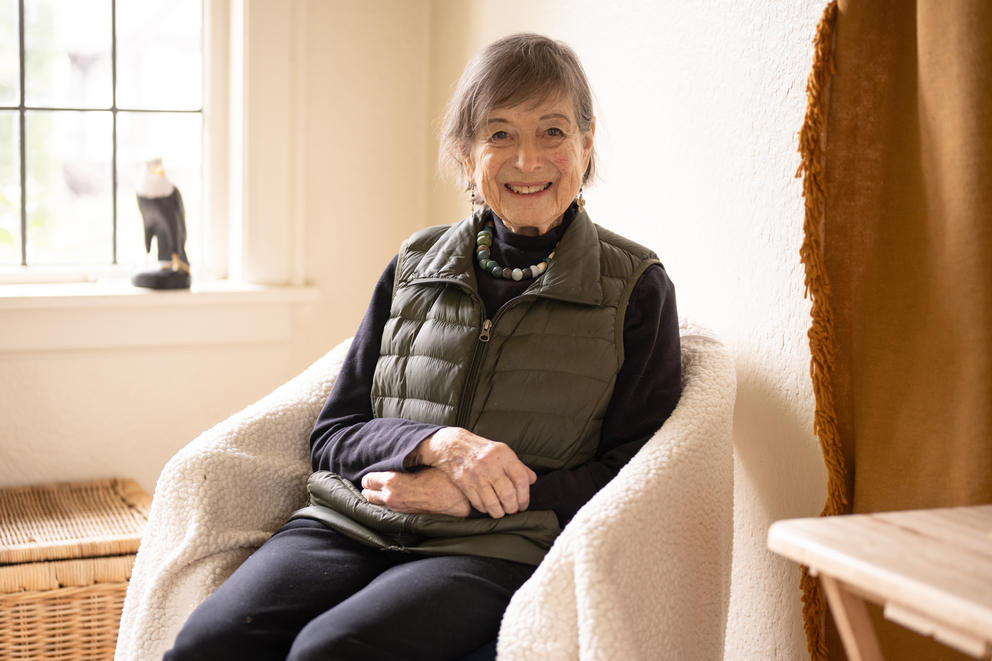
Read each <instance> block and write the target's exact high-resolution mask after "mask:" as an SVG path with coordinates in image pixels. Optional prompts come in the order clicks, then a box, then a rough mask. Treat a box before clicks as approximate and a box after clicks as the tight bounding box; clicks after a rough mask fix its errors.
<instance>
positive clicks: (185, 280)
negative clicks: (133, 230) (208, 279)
mask: <svg viewBox="0 0 992 661" xmlns="http://www.w3.org/2000/svg"><path fill="white" fill-rule="evenodd" d="M137 198H138V210H139V211H141V220H142V222H143V223H144V226H145V252H146V253H149V252H151V249H152V237H155V240H156V244H157V245H158V262H159V268H157V269H151V270H148V271H141V272H139V273H135V274H134V275H133V276H132V277H131V283H132V284H133V285H134V286H135V287H146V288H148V289H189V285H190V272H189V259H187V257H186V210H185V208H184V207H183V196H182V195H180V193H179V189H178V188H176V186H175V185H174V184H173V183H172V182H171V181H169V179H168V177H166V176H165V168H163V167H162V159H160V158H154V159H152V160H150V161H148V162H146V163H145V172H144V176H143V178H142V180H141V184H140V185H139V186H138V194H137Z"/></svg>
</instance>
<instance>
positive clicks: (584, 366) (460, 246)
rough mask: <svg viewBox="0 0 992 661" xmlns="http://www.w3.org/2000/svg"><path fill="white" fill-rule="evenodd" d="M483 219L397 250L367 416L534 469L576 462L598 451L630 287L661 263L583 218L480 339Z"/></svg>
mask: <svg viewBox="0 0 992 661" xmlns="http://www.w3.org/2000/svg"><path fill="white" fill-rule="evenodd" d="M483 221H484V218H483V217H482V215H481V214H479V215H476V216H473V217H469V218H466V219H464V220H462V221H460V222H459V223H456V224H455V225H451V226H444V227H438V228H430V229H428V230H424V231H422V232H419V233H417V234H415V235H414V236H413V237H412V238H411V239H410V240H409V241H408V242H407V243H405V244H404V247H403V248H402V249H401V252H400V256H399V260H398V262H397V275H396V282H395V285H394V292H393V302H392V307H391V310H390V319H389V321H388V322H387V324H386V326H385V329H384V332H383V338H382V346H381V351H380V357H379V361H378V363H377V365H376V371H375V378H374V382H373V390H372V404H373V411H374V413H375V415H376V416H378V417H404V418H408V419H412V420H418V421H421V422H429V423H433V424H440V425H446V426H461V427H465V428H466V429H469V430H471V431H473V432H475V433H477V434H479V435H480V436H483V437H485V438H489V439H492V440H496V441H502V442H504V443H506V444H507V445H509V446H510V447H511V448H512V449H513V450H514V451H515V452H516V453H517V454H518V455H519V456H520V458H521V460H523V461H524V463H526V464H527V465H529V466H531V467H532V468H534V469H535V470H539V471H540V470H551V469H556V468H562V467H573V466H577V465H579V464H581V463H583V462H585V461H588V460H589V459H591V458H592V456H593V454H594V453H595V450H596V448H597V447H598V445H599V436H600V431H601V427H602V422H603V416H604V414H605V412H606V409H607V407H608V406H609V402H610V398H611V397H612V394H613V387H614V383H615V381H616V375H617V372H618V371H619V369H620V366H621V364H622V363H623V336H622V333H623V321H624V316H625V313H626V305H627V301H628V299H629V296H630V291H631V290H632V288H633V286H634V284H636V282H637V279H638V278H639V277H640V275H641V273H643V271H644V269H645V268H647V267H648V266H650V265H651V264H655V263H658V260H657V258H656V257H655V256H654V254H653V253H652V252H650V251H648V250H647V249H645V248H643V247H641V246H638V245H636V244H634V243H632V242H630V241H627V240H626V239H623V238H622V237H619V236H617V235H615V234H613V233H611V232H609V231H607V230H604V229H603V228H600V227H598V226H596V225H594V224H593V223H592V222H591V221H590V220H589V219H588V217H587V216H586V214H585V213H584V212H580V213H579V214H578V215H577V216H576V218H575V219H574V220H573V221H572V225H571V226H570V227H569V229H568V231H567V232H566V233H565V236H564V237H563V238H562V241H561V242H560V243H559V246H558V248H557V250H556V258H555V260H554V261H553V262H552V263H551V265H550V266H549V268H548V270H547V272H546V273H545V274H544V275H543V276H542V277H541V278H540V279H538V280H535V282H534V284H532V285H531V287H529V288H528V289H527V290H526V291H525V292H524V294H523V295H521V296H520V297H518V298H516V299H514V300H512V301H511V302H509V303H508V304H507V305H505V306H504V307H503V308H502V309H501V310H500V311H499V312H498V313H497V314H496V315H495V316H494V317H493V319H492V320H490V323H491V325H490V326H489V332H488V338H487V339H486V340H485V341H484V340H483V339H480V338H481V336H482V335H483V332H482V330H483V324H484V323H485V322H486V319H485V306H484V305H483V303H482V301H481V299H480V298H479V296H478V294H477V288H476V285H475V267H474V263H473V261H472V258H473V253H474V247H475V234H476V232H477V231H478V229H480V228H481V226H482V224H483Z"/></svg>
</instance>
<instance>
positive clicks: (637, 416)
mask: <svg viewBox="0 0 992 661" xmlns="http://www.w3.org/2000/svg"><path fill="white" fill-rule="evenodd" d="M623 343H624V362H623V366H622V367H621V368H620V372H619V373H618V374H617V381H616V386H615V387H614V390H613V397H612V399H611V400H610V406H609V408H608V409H607V412H606V418H605V420H604V421H603V429H602V434H601V438H600V444H599V449H598V451H597V453H596V456H595V458H594V459H593V460H592V461H589V462H588V463H585V464H583V465H581V466H579V467H577V468H573V469H562V470H556V471H551V472H549V473H546V474H544V475H541V476H539V477H538V478H537V482H535V483H534V484H533V485H532V486H531V491H530V494H531V497H530V508H529V509H532V510H540V509H550V510H554V512H555V514H557V515H558V521H559V523H560V524H561V525H562V526H563V527H564V526H565V524H566V523H568V521H570V520H571V519H572V517H573V516H575V513H576V512H577V511H578V510H579V508H580V507H582V505H584V504H585V503H586V501H588V500H589V499H590V498H592V496H593V495H594V494H595V493H596V492H597V491H599V490H600V489H602V488H603V487H604V486H605V485H606V483H607V482H609V481H610V480H612V479H613V478H614V477H615V476H616V474H617V473H618V472H620V469H621V468H622V467H623V466H624V464H626V463H627V462H628V461H630V459H631V458H632V457H633V456H634V455H635V454H637V451H638V450H640V449H641V447H642V446H643V445H644V444H645V443H646V442H647V440H648V439H649V438H651V436H652V435H653V434H654V432H655V431H657V429H658V428H659V427H661V424H662V423H663V422H664V421H665V420H666V419H667V418H668V416H669V415H670V414H671V412H672V410H673V409H674V408H675V405H676V404H677V403H678V400H679V396H680V395H681V365H682V363H681V360H682V359H681V347H680V344H679V322H678V310H677V309H676V304H675V288H674V287H673V285H672V282H671V280H669V278H668V275H667V274H666V273H665V270H664V269H663V268H661V267H660V266H652V267H650V268H648V269H647V270H646V271H645V272H644V274H643V275H642V276H641V279H640V280H639V281H638V282H637V285H636V286H635V288H634V291H633V292H632V293H631V297H630V302H629V303H628V305H627V313H626V316H625V317H624V327H623Z"/></svg>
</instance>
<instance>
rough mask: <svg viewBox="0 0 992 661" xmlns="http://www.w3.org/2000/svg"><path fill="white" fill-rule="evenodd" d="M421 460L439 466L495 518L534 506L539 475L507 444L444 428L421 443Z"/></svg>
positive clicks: (419, 454) (458, 428) (464, 492)
mask: <svg viewBox="0 0 992 661" xmlns="http://www.w3.org/2000/svg"><path fill="white" fill-rule="evenodd" d="M417 454H418V460H420V461H422V462H424V463H426V464H428V465H430V466H434V467H436V468H439V469H440V470H441V471H443V472H444V473H445V474H447V475H448V477H449V478H451V480H452V481H453V482H454V483H455V485H456V486H457V487H458V488H459V489H460V490H461V492H462V493H463V494H464V495H465V497H466V498H468V500H469V502H470V503H471V504H472V506H473V507H474V508H475V509H477V510H479V511H480V512H486V513H487V514H489V516H491V517H493V518H497V519H498V518H500V517H502V516H504V515H506V514H515V513H517V512H520V511H523V510H525V509H527V507H528V506H529V505H530V485H531V484H533V483H534V481H535V480H536V479H537V475H536V474H535V473H534V471H532V470H531V469H530V468H528V467H527V466H526V465H525V464H524V463H523V462H522V461H520V458H519V457H517V454H516V453H515V452H514V451H513V450H512V449H511V448H510V447H509V446H508V445H506V444H505V443H500V442H497V441H490V440H489V439H486V438H483V437H481V436H479V435H477V434H474V433H472V432H470V431H468V430H466V429H463V428H460V427H444V428H442V429H440V430H438V431H437V432H435V433H434V434H433V435H432V436H431V437H429V438H427V439H425V441H423V442H422V443H421V444H420V446H418V451H417Z"/></svg>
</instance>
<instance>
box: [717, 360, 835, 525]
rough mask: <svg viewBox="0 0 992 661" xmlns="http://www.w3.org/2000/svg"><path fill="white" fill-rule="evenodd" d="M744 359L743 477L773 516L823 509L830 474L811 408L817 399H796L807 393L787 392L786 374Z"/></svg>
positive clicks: (738, 420)
mask: <svg viewBox="0 0 992 661" xmlns="http://www.w3.org/2000/svg"><path fill="white" fill-rule="evenodd" d="M738 363H739V364H738V366H737V374H738V382H737V384H738V385H737V404H736V407H735V409H734V453H735V455H736V460H737V462H738V468H739V469H742V470H743V472H744V474H743V475H741V476H739V477H740V478H744V479H745V480H746V482H747V483H748V484H749V485H750V486H751V488H752V489H753V490H754V494H753V495H754V497H756V499H757V501H758V502H757V503H756V504H759V503H760V505H761V506H762V507H761V509H762V511H764V512H765V513H767V514H768V515H769V516H770V517H771V518H772V519H773V520H774V519H780V518H788V517H797V516H813V515H816V514H819V512H820V508H821V507H822V506H823V502H824V500H825V498H826V484H827V482H826V479H827V478H826V467H825V466H824V464H823V455H822V453H821V452H820V446H819V442H818V441H817V439H816V438H815V436H814V435H813V428H812V418H813V413H812V409H811V408H809V410H805V409H806V408H807V406H809V407H811V406H812V404H811V403H810V404H807V403H806V402H802V401H796V400H797V399H798V398H799V397H801V396H803V395H805V394H806V393H791V395H790V394H789V393H785V392H783V390H784V389H783V383H782V379H781V377H780V376H779V375H773V374H765V373H763V366H757V365H748V364H747V363H746V362H744V364H740V363H741V361H740V360H739V361H738ZM776 377H777V378H776ZM810 475H819V476H820V479H819V480H810V479H809V476H810ZM811 507H813V510H811V509H810V508H811Z"/></svg>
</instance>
